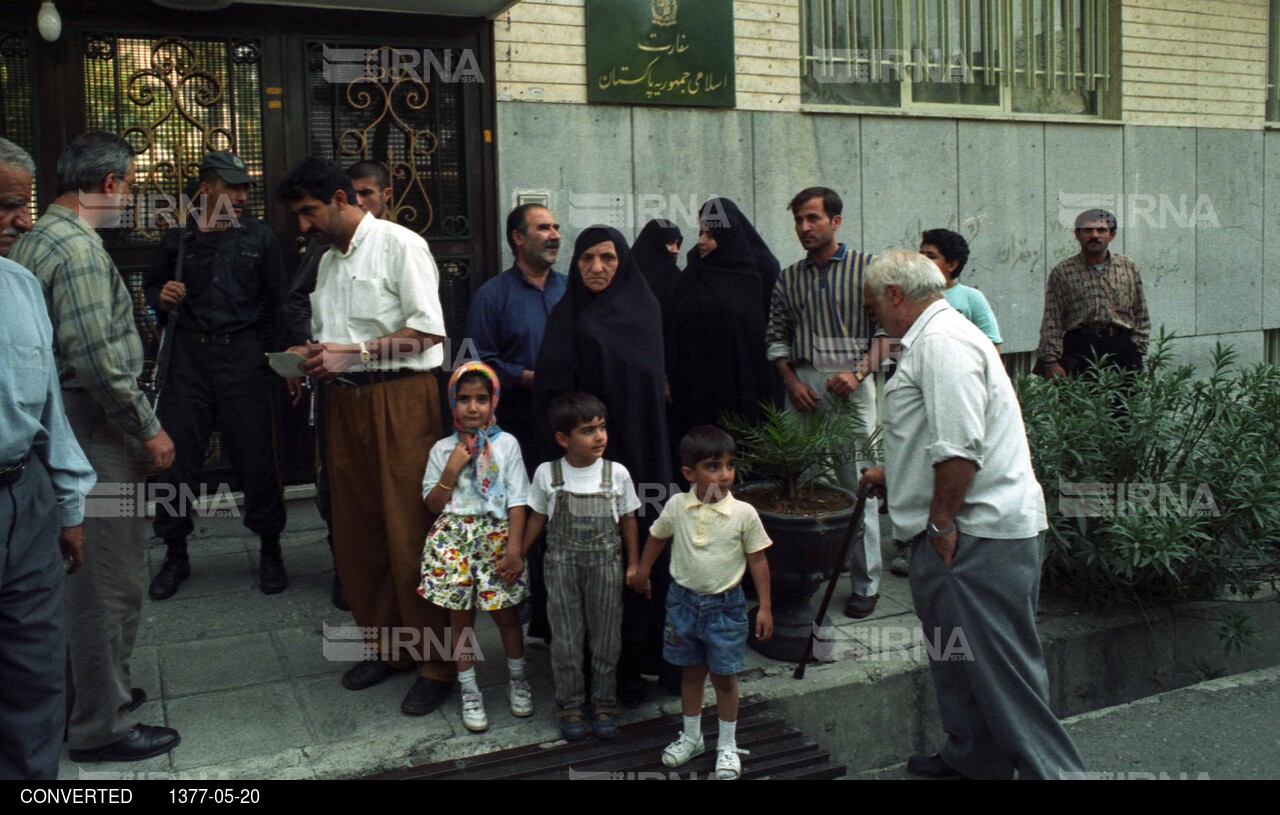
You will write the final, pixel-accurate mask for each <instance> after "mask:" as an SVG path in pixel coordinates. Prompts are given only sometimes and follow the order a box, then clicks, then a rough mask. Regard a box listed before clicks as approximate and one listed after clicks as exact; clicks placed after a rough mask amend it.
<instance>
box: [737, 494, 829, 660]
mask: <svg viewBox="0 0 1280 815" xmlns="http://www.w3.org/2000/svg"><path fill="white" fill-rule="evenodd" d="M768 486H770V485H768V484H752V485H748V486H745V487H742V488H739V489H737V490H735V491H734V493H735V496H736V497H738V498H741V497H743V495H744V494H747V493H749V492H750V491H751V490H752V489H753V488H755V489H762V488H765V487H768ZM835 489H838V488H835ZM840 491H841V492H843V493H845V494H846V495H848V496H849V508H848V509H842V510H840V511H839V512H833V513H832V514H830V515H826V516H823V517H821V518H815V517H812V516H809V515H782V514H780V513H776V512H760V521H761V522H762V523H763V524H764V528H765V531H766V532H768V533H769V539H770V540H772V541H773V545H772V546H770V547H769V548H768V549H766V550H765V555H766V557H767V558H768V561H769V586H770V588H771V590H772V591H771V594H772V596H773V637H772V638H770V639H769V640H767V641H765V642H760V641H759V640H757V639H756V636H755V631H756V624H755V620H756V610H757V609H758V608H759V607H758V606H757V607H756V608H752V609H751V613H750V614H749V615H748V620H749V623H750V626H751V629H750V635H749V636H748V638H747V644H748V645H750V646H751V647H752V648H754V649H755V650H756V651H759V652H760V653H761V654H764V655H765V656H767V657H769V658H770V659H779V660H783V661H787V662H799V661H800V659H801V658H803V657H804V650H805V646H806V645H807V644H808V641H809V638H810V637H811V636H813V619H814V617H815V616H816V615H817V613H818V605H819V604H820V602H821V600H820V596H819V594H818V589H819V588H820V587H822V586H824V585H825V584H826V582H827V580H829V579H830V578H831V568H832V564H833V563H834V561H835V558H836V555H837V554H838V553H839V550H840V542H841V541H842V540H843V539H844V533H845V530H846V529H848V527H849V521H850V519H851V518H852V517H853V493H851V492H849V491H848V490H843V489H842V490H840ZM829 625H831V621H830V620H829V619H827V618H825V617H824V618H823V620H822V627H823V628H826V627H827V626H829Z"/></svg>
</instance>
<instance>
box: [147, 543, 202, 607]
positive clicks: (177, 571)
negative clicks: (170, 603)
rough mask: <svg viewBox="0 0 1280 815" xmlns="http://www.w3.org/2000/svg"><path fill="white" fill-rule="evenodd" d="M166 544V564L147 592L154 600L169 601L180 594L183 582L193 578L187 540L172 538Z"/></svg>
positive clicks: (153, 579) (161, 567) (163, 564)
mask: <svg viewBox="0 0 1280 815" xmlns="http://www.w3.org/2000/svg"><path fill="white" fill-rule="evenodd" d="M164 543H165V546H167V547H168V551H167V552H166V553H165V556H164V563H162V564H160V571H158V572H156V576H155V577H153V578H151V587H150V588H149V589H148V590H147V593H148V594H150V595H151V599H152V600H168V599H169V598H170V597H172V596H173V595H175V594H177V593H178V587H179V586H181V585H182V581H184V580H186V579H187V578H188V577H190V576H191V561H190V560H188V559H187V539H186V538H170V539H169V540H166V541H165V542H164Z"/></svg>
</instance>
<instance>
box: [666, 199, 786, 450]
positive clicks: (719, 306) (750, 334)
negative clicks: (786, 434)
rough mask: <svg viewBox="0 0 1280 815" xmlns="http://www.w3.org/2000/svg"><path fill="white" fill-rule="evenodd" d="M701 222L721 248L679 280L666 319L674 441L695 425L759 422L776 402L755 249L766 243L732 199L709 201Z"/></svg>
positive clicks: (703, 210) (667, 309) (705, 206)
mask: <svg viewBox="0 0 1280 815" xmlns="http://www.w3.org/2000/svg"><path fill="white" fill-rule="evenodd" d="M699 218H700V219H702V220H705V222H706V224H707V229H708V231H710V233H711V236H712V237H713V238H714V239H715V241H716V248H715V249H714V250H713V251H712V252H711V253H710V254H708V255H707V256H706V257H704V258H701V259H700V260H699V261H698V262H697V263H696V264H694V265H693V266H692V267H691V269H689V270H686V271H685V273H684V274H683V275H681V276H680V280H679V282H678V283H677V284H676V289H675V292H674V294H673V296H672V297H671V298H670V300H669V301H668V303H667V307H666V310H665V312H664V315H665V319H664V324H665V325H666V333H665V339H666V351H667V378H668V380H669V381H670V384H671V396H672V400H673V405H672V411H671V417H672V418H671V422H672V425H671V428H670V430H671V437H672V439H673V441H674V440H677V439H679V438H680V437H681V436H682V435H683V434H684V433H685V432H687V431H688V430H690V429H691V428H692V427H694V426H696V425H699V424H719V423H720V420H721V417H722V415H723V414H724V413H726V412H734V413H738V414H741V415H742V416H743V417H744V418H746V419H747V421H749V422H755V421H757V420H758V419H759V418H760V402H761V401H767V400H770V399H772V397H773V388H774V381H773V380H774V377H773V371H772V369H771V368H770V366H769V362H768V360H767V359H766V358H765V317H764V313H763V312H762V311H761V309H760V287H761V270H760V266H759V263H758V261H757V255H756V253H755V251H754V249H753V246H752V236H755V237H757V238H758V237H759V236H758V235H757V233H756V231H755V229H753V228H752V227H751V222H750V221H748V220H747V217H746V216H745V215H743V214H742V210H740V209H738V206H737V205H736V204H735V203H734V202H733V201H730V200H729V199H728V198H712V199H711V200H709V201H708V202H707V203H706V204H704V205H703V207H702V210H701V211H700V213H699Z"/></svg>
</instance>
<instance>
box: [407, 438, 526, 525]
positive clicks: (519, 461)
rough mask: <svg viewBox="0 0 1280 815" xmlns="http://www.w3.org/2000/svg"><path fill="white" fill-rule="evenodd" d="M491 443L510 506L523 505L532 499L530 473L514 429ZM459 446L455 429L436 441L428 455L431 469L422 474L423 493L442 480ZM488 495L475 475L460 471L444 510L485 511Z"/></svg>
mask: <svg viewBox="0 0 1280 815" xmlns="http://www.w3.org/2000/svg"><path fill="white" fill-rule="evenodd" d="M490 444H492V445H493V457H494V459H495V460H496V461H497V462H498V472H499V474H500V475H501V477H502V483H503V486H505V487H506V490H507V507H508V508H511V507H522V506H525V505H527V504H528V503H529V476H528V475H527V474H526V473H525V469H524V459H523V458H522V457H521V455H520V442H518V441H516V437H515V436H513V435H511V434H510V433H503V434H501V435H500V436H498V437H497V438H496V439H493V440H492V441H491V442H490ZM457 446H458V434H457V433H452V434H450V435H448V436H445V437H444V438H443V439H441V440H440V441H438V442H436V443H435V446H433V447H432V448H431V454H430V455H429V456H428V457H427V472H426V474H425V475H424V476H423V478H422V497H423V499H424V500H425V499H426V497H427V493H429V492H431V488H432V487H434V486H435V485H436V483H437V482H439V481H440V475H441V474H442V473H443V472H444V465H445V462H447V461H448V460H449V456H450V455H452V454H453V449H454V448H455V447H457ZM485 511H486V510H485V504H484V499H483V498H482V497H481V496H480V493H479V492H478V491H477V490H476V488H475V485H474V483H473V482H472V479H470V478H466V477H464V475H462V474H459V476H458V483H457V484H456V485H454V488H453V492H451V493H450V494H449V503H448V504H446V505H445V508H444V512H446V513H449V514H451V515H483V514H484V513H485Z"/></svg>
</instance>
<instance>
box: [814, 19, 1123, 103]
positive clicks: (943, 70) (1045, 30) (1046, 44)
mask: <svg viewBox="0 0 1280 815" xmlns="http://www.w3.org/2000/svg"><path fill="white" fill-rule="evenodd" d="M803 11H804V21H803V28H802V37H803V54H804V58H803V66H804V67H803V76H802V87H803V91H802V93H803V99H804V101H805V102H806V103H811V104H834V105H854V106H859V107H873V108H875V107H880V108H884V107H890V108H902V109H911V108H920V107H927V106H946V107H947V108H949V109H953V110H954V109H958V108H965V109H973V110H975V111H982V112H992V111H998V112H1008V113H1028V114H1074V115H1096V114H1098V113H1099V112H1100V101H1101V100H1100V94H1101V92H1102V91H1104V90H1106V88H1107V86H1108V84H1109V80H1110V51H1109V46H1108V41H1109V37H1110V32H1109V13H1110V12H1109V4H1108V2H1107V0H803Z"/></svg>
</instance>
